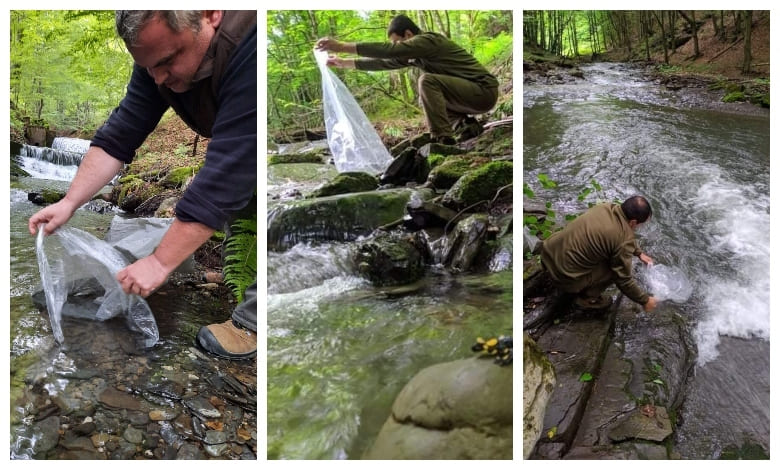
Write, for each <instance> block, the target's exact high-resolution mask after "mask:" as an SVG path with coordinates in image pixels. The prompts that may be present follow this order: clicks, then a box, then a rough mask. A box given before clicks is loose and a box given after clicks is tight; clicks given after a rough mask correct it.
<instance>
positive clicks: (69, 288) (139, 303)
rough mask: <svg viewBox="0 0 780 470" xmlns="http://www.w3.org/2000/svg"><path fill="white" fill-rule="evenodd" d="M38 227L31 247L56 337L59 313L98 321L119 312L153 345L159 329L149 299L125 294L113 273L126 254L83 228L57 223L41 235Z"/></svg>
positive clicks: (59, 328)
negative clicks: (53, 227)
mask: <svg viewBox="0 0 780 470" xmlns="http://www.w3.org/2000/svg"><path fill="white" fill-rule="evenodd" d="M43 227H44V225H43V224H41V225H40V226H39V227H38V237H37V238H36V243H35V248H36V254H37V257H38V268H39V270H40V273H41V283H42V284H43V291H44V293H45V296H46V308H47V310H48V313H49V320H50V321H51V327H52V332H53V333H54V337H55V338H56V339H57V341H58V342H59V343H60V344H63V343H64V342H65V336H64V335H63V333H62V325H61V320H62V316H63V315H72V316H78V317H80V318H87V319H93V320H101V321H102V320H107V319H109V318H113V317H116V316H120V315H123V316H124V317H125V320H126V322H127V326H128V327H129V328H130V330H132V331H134V332H137V333H139V334H140V337H139V341H138V342H139V343H140V344H141V345H142V346H143V347H147V348H149V347H152V346H154V344H155V343H157V340H158V339H159V333H158V331H157V322H156V321H155V319H154V315H152V311H151V309H150V308H149V305H148V304H147V303H146V301H145V300H144V299H143V298H141V297H139V296H137V295H128V294H125V293H124V291H123V290H122V286H121V285H120V284H119V281H117V280H116V274H117V273H118V272H119V271H120V270H121V269H123V268H124V267H125V266H127V265H128V261H127V259H126V258H125V257H124V256H123V255H122V254H121V253H120V252H119V251H117V250H116V249H115V248H113V247H112V246H111V245H109V244H108V243H106V242H105V241H103V240H99V239H97V238H95V237H94V236H92V235H90V234H89V233H87V232H84V231H83V230H79V229H77V228H60V229H59V230H57V231H56V232H55V233H54V234H53V235H51V236H48V237H44V235H43ZM84 299H93V300H91V301H89V300H84ZM70 304H73V305H70Z"/></svg>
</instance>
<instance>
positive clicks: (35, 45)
mask: <svg viewBox="0 0 780 470" xmlns="http://www.w3.org/2000/svg"><path fill="white" fill-rule="evenodd" d="M10 27H11V28H10V29H11V41H10V62H11V73H10V90H11V94H10V99H11V103H12V106H11V109H12V110H14V111H13V113H12V114H14V118H13V119H12V122H14V120H16V121H18V120H21V119H23V118H29V119H31V120H40V121H42V122H44V123H46V124H47V125H48V127H50V128H71V129H94V128H96V127H97V126H98V125H99V124H100V123H101V122H102V121H104V120H105V118H106V116H107V115H108V114H109V112H110V111H111V110H112V109H113V108H114V107H116V105H117V104H118V103H119V100H120V99H121V98H122V96H123V95H124V92H125V86H126V84H127V81H128V79H129V77H130V72H131V70H132V58H131V57H130V55H129V54H128V52H127V50H126V49H125V46H124V44H123V43H122V41H121V40H120V39H119V38H118V37H117V36H116V33H115V32H114V19H113V12H112V11H108V10H105V11H102V10H101V11H86V10H73V11H66V10H56V11H39V10H13V11H11V23H10Z"/></svg>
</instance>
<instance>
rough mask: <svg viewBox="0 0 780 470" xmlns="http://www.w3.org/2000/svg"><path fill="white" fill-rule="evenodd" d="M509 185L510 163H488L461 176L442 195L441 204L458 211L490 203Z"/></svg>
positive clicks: (510, 178) (510, 176)
mask: <svg viewBox="0 0 780 470" xmlns="http://www.w3.org/2000/svg"><path fill="white" fill-rule="evenodd" d="M511 183H512V162H509V161H495V162H490V163H488V164H487V165H484V166H482V167H480V168H478V169H476V170H473V171H470V172H468V173H466V174H465V175H463V176H462V177H461V178H460V179H459V180H458V182H457V183H455V185H454V186H453V187H452V188H450V190H449V191H448V192H447V194H445V195H444V200H443V203H444V205H445V206H447V207H450V208H453V209H460V208H464V207H468V206H471V205H474V204H476V203H478V202H480V201H490V200H492V199H493V198H494V197H495V195H496V192H497V191H498V190H499V189H500V188H501V187H503V186H506V185H508V184H511ZM510 194H511V193H506V194H505V195H506V196H509V195H510Z"/></svg>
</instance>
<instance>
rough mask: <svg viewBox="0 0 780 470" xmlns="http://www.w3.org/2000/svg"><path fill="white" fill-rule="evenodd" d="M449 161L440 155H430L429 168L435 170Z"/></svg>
mask: <svg viewBox="0 0 780 470" xmlns="http://www.w3.org/2000/svg"><path fill="white" fill-rule="evenodd" d="M446 160H447V157H445V156H444V155H440V154H438V153H432V154H430V155H428V166H429V167H430V168H431V169H433V168H436V167H437V166H439V165H441V164H442V163H444V162H445V161H446Z"/></svg>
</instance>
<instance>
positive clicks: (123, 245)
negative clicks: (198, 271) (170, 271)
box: [105, 216, 195, 273]
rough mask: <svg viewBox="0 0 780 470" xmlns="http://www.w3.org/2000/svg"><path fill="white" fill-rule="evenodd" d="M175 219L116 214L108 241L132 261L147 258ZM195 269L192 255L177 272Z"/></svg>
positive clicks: (112, 220) (108, 233)
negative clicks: (130, 216)
mask: <svg viewBox="0 0 780 470" xmlns="http://www.w3.org/2000/svg"><path fill="white" fill-rule="evenodd" d="M173 221H174V219H173V218H172V217H171V218H162V217H139V218H125V217H120V216H114V218H113V219H111V226H110V227H109V228H108V232H106V238H105V240H106V243H108V244H109V245H111V246H113V247H114V248H116V249H117V250H119V252H120V253H122V254H123V255H125V257H126V258H127V259H128V261H130V262H135V261H137V260H139V259H141V258H145V257H147V256H149V255H150V254H152V252H153V251H154V250H155V248H157V245H159V244H160V240H162V238H163V236H164V235H165V233H166V232H167V231H168V229H169V228H170V227H171V224H172V223H173ZM194 269H195V258H194V257H193V256H192V255H190V256H189V257H188V258H187V259H186V260H184V262H183V263H182V264H181V265H180V266H179V267H177V268H176V271H177V272H183V273H190V272H192V271H194Z"/></svg>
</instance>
